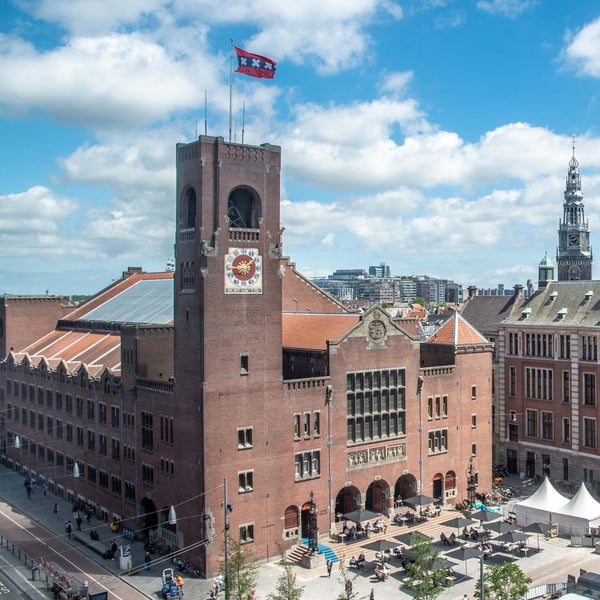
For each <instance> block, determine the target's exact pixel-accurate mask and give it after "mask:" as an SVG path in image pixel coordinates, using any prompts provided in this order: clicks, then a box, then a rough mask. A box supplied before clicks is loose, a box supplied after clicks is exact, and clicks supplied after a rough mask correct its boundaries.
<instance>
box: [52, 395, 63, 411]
mask: <svg viewBox="0 0 600 600" xmlns="http://www.w3.org/2000/svg"><path fill="white" fill-rule="evenodd" d="M54 399H55V401H56V410H57V411H58V412H62V394H61V393H60V392H56V396H55V397H54Z"/></svg>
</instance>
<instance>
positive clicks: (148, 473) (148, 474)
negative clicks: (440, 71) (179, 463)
mask: <svg viewBox="0 0 600 600" xmlns="http://www.w3.org/2000/svg"><path fill="white" fill-rule="evenodd" d="M142 481H143V482H144V483H145V484H146V485H154V468H153V467H151V466H150V465H142Z"/></svg>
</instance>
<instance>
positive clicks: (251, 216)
mask: <svg viewBox="0 0 600 600" xmlns="http://www.w3.org/2000/svg"><path fill="white" fill-rule="evenodd" d="M260 216H261V215H260V200H259V199H258V196H257V195H256V193H255V192H254V191H253V190H251V189H250V188H246V187H239V188H236V189H235V190H233V191H232V192H231V194H230V195H229V200H228V202H227V219H228V222H229V227H230V229H231V228H233V229H258V223H259V219H260Z"/></svg>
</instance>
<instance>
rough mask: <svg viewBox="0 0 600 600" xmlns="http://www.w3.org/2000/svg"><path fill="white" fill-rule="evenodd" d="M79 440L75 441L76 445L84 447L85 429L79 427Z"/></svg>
mask: <svg viewBox="0 0 600 600" xmlns="http://www.w3.org/2000/svg"><path fill="white" fill-rule="evenodd" d="M76 431H77V438H76V440H75V444H76V445H77V446H79V447H80V448H82V447H83V427H77V430H76Z"/></svg>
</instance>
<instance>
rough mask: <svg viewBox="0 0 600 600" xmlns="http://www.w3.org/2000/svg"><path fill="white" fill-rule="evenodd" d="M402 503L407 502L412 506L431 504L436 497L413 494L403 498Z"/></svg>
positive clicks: (435, 500)
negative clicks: (410, 496)
mask: <svg viewBox="0 0 600 600" xmlns="http://www.w3.org/2000/svg"><path fill="white" fill-rule="evenodd" d="M403 502H404V504H409V505H410V506H412V507H413V508H414V507H416V506H427V504H433V503H434V502H437V498H432V497H431V496H413V497H412V498H404V500H403Z"/></svg>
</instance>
